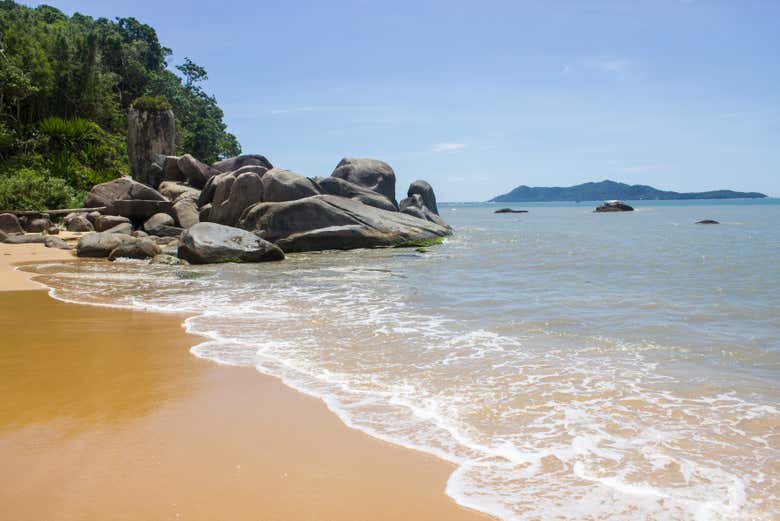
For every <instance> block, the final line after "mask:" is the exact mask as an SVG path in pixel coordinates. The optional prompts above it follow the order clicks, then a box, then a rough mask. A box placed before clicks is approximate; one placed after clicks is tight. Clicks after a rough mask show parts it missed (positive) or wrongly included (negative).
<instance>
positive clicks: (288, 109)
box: [271, 107, 326, 114]
mask: <svg viewBox="0 0 780 521" xmlns="http://www.w3.org/2000/svg"><path fill="white" fill-rule="evenodd" d="M324 110H326V109H325V108H324V107H279V108H273V109H271V114H298V113H301V112H322V111H324Z"/></svg>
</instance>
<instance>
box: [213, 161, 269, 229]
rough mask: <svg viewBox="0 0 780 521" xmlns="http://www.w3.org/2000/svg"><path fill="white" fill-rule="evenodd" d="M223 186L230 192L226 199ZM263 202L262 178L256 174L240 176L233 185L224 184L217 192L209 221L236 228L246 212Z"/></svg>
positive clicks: (249, 173)
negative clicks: (228, 188)
mask: <svg viewBox="0 0 780 521" xmlns="http://www.w3.org/2000/svg"><path fill="white" fill-rule="evenodd" d="M223 186H229V187H230V192H229V193H228V194H227V197H226V198H225V197H224V196H223V192H224V189H222V187H223ZM262 200H263V183H262V178H261V177H260V176H259V175H257V174H256V173H254V172H247V173H244V174H241V175H239V176H238V177H236V178H235V180H234V181H233V182H231V183H223V184H222V185H221V186H220V188H219V189H218V190H217V193H216V194H215V196H214V202H213V203H212V207H211V211H210V212H209V221H211V222H215V223H219V224H225V225H227V226H235V225H236V224H238V219H239V218H240V217H241V214H242V213H244V210H246V209H247V208H249V207H250V206H252V205H253V204H257V203H259V202H260V201H262Z"/></svg>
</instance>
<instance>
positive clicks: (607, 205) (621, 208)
mask: <svg viewBox="0 0 780 521" xmlns="http://www.w3.org/2000/svg"><path fill="white" fill-rule="evenodd" d="M595 211H597V212H633V211H634V208H633V207H631V206H629V205H627V204H626V203H624V202H623V201H618V200H613V201H604V204H602V205H600V206H598V207H596V210H595Z"/></svg>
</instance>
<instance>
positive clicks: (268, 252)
mask: <svg viewBox="0 0 780 521" xmlns="http://www.w3.org/2000/svg"><path fill="white" fill-rule="evenodd" d="M179 257H180V258H182V259H184V260H186V261H189V262H191V263H193V264H211V263H217V262H263V261H274V260H282V259H284V253H283V252H282V250H280V249H279V248H278V247H276V246H275V245H273V244H271V243H270V242H268V241H265V240H263V239H261V238H260V237H258V236H257V235H255V234H253V233H251V232H248V231H245V230H240V229H238V228H233V227H230V226H223V225H221V224H217V223H199V224H196V225H195V226H193V227H192V228H190V229H189V230H187V231H186V232H184V235H182V238H181V245H180V246H179Z"/></svg>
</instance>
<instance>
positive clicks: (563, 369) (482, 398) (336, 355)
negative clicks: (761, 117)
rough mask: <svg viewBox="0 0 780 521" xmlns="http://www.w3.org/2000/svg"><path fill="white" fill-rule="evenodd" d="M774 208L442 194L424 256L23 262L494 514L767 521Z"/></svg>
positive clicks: (773, 484) (778, 382)
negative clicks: (181, 322) (322, 413)
mask: <svg viewBox="0 0 780 521" xmlns="http://www.w3.org/2000/svg"><path fill="white" fill-rule="evenodd" d="M779 202H780V201H777V200H770V201H753V202H748V201H724V202H712V201H707V202H668V203H658V202H644V203H637V205H636V206H637V210H638V211H636V212H633V213H620V214H595V213H592V212H591V210H592V208H593V206H592V205H591V204H579V205H578V204H557V205H556V204H547V205H544V204H531V205H528V204H525V205H522V204H521V205H514V206H515V207H521V208H527V209H530V213H528V214H522V215H519V214H505V215H494V214H493V213H492V212H493V210H494V209H495V208H496V207H497V206H491V205H442V209H441V210H442V215H443V217H444V218H445V219H446V220H447V221H448V222H450V223H451V224H452V225H453V227H454V228H455V235H454V236H453V237H452V238H451V239H449V240H448V241H447V242H446V243H445V244H443V245H441V246H436V247H432V248H430V249H429V251H428V252H427V253H417V252H415V251H414V250H410V249H404V250H364V251H352V252H326V253H317V254H298V255H291V256H289V258H288V260H286V261H285V262H283V263H272V264H261V265H222V266H205V267H194V266H188V267H165V266H149V265H146V264H143V263H140V262H135V261H133V262H119V263H114V264H109V263H105V262H84V263H79V264H49V265H42V266H39V267H37V268H36V271H38V272H40V273H41V274H43V275H45V277H44V279H43V281H44V282H45V283H46V284H48V285H49V286H50V287H52V288H53V292H54V294H55V296H57V297H58V298H62V299H64V300H73V301H78V302H86V303H93V304H110V305H121V306H132V307H137V308H144V309H154V310H170V311H177V312H180V311H186V312H189V313H192V315H193V316H192V317H191V318H190V319H188V320H187V322H186V326H187V328H188V330H190V331H192V332H194V333H200V334H203V335H206V336H207V337H208V338H209V339H210V340H209V341H207V342H204V343H202V344H200V345H197V346H195V347H194V348H193V349H192V352H193V353H194V354H195V355H197V356H200V357H203V358H208V359H212V360H214V361H217V362H220V363H226V364H236V365H254V366H256V367H257V368H258V370H260V371H261V372H264V373H268V374H272V375H276V376H279V377H281V378H282V379H283V380H284V381H285V382H286V383H288V384H289V385H291V386H293V387H295V388H297V389H300V390H303V391H305V392H307V393H311V394H314V395H317V396H320V397H322V398H323V399H324V400H325V401H326V403H327V404H328V406H329V407H330V408H331V409H332V410H334V411H335V412H336V413H337V414H338V415H339V416H340V417H341V418H342V419H343V420H344V421H345V422H346V423H347V424H349V425H351V426H354V427H356V428H359V429H361V430H364V431H366V432H368V433H370V434H372V435H375V436H378V437H381V438H383V439H386V440H390V441H393V442H396V443H400V444H403V445H406V446H409V447H414V448H418V449H422V450H425V451H428V452H431V453H434V454H436V455H439V456H441V457H443V458H445V459H448V460H450V461H453V462H455V463H456V464H457V465H458V469H457V470H456V472H455V473H454V474H453V475H452V476H451V478H450V480H449V482H448V485H447V492H448V493H449V494H450V495H451V496H453V497H454V498H455V499H456V500H458V501H459V502H461V503H462V504H464V505H467V506H471V507H474V508H477V509H480V510H483V511H486V512H490V513H493V514H495V515H497V516H499V517H501V518H502V519H518V520H519V519H523V520H525V519H528V520H530V519H544V520H547V519H562V520H574V519H589V520H590V519H627V520H628V519H631V520H634V519H653V520H656V519H657V520H665V519H675V520H676V519H744V520H748V519H750V520H754V519H766V520H769V519H777V518H778V517H780V406H778V404H779V403H780V227H778V225H777V223H778V222H780V204H778V203H779ZM501 206H504V205H501ZM705 218H714V219H717V220H719V221H720V222H721V224H720V225H711V226H705V225H694V224H693V223H694V222H695V221H697V220H700V219H705ZM258 407H260V404H258Z"/></svg>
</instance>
